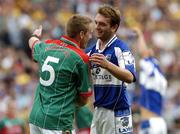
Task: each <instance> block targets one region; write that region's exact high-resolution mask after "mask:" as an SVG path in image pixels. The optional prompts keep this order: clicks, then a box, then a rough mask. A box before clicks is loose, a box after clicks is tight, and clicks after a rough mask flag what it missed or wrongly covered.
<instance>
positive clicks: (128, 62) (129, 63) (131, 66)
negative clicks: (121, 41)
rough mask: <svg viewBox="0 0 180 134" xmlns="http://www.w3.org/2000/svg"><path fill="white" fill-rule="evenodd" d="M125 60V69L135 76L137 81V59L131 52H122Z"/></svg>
mask: <svg viewBox="0 0 180 134" xmlns="http://www.w3.org/2000/svg"><path fill="white" fill-rule="evenodd" d="M122 55H123V60H124V64H125V68H126V69H127V70H129V71H130V72H131V73H132V74H133V76H134V81H136V67H135V59H134V57H133V55H132V53H131V52H130V51H125V52H122Z"/></svg>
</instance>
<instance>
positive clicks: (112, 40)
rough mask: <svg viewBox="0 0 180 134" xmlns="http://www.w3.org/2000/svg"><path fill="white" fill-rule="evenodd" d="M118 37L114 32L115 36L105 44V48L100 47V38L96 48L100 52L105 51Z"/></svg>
mask: <svg viewBox="0 0 180 134" xmlns="http://www.w3.org/2000/svg"><path fill="white" fill-rule="evenodd" d="M116 39H117V36H116V34H114V36H113V37H112V38H111V39H110V40H109V41H108V43H107V44H106V45H105V47H104V49H103V50H100V49H99V45H100V39H98V40H97V43H96V50H98V51H99V52H103V51H104V50H105V49H106V48H107V47H109V46H110V45H111V44H112V43H113V42H114V41H115V40H116Z"/></svg>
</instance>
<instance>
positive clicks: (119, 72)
mask: <svg viewBox="0 0 180 134" xmlns="http://www.w3.org/2000/svg"><path fill="white" fill-rule="evenodd" d="M106 69H107V70H108V71H109V72H110V73H111V74H112V75H113V76H115V77H116V78H117V79H119V80H121V81H124V82H126V83H131V82H133V80H134V76H133V75H132V73H131V72H130V71H128V70H126V69H122V68H120V67H118V66H116V65H114V64H113V63H111V62H109V63H108V65H107V67H106Z"/></svg>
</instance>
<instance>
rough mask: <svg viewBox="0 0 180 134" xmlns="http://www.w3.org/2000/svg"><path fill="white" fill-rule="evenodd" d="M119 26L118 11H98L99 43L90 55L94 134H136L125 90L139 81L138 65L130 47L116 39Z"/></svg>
mask: <svg viewBox="0 0 180 134" xmlns="http://www.w3.org/2000/svg"><path fill="white" fill-rule="evenodd" d="M119 25H120V11H119V10H116V9H114V8H113V7H111V6H109V5H103V6H101V7H99V9H98V11H97V14H96V17H95V34H96V37H97V39H98V40H97V42H96V44H94V45H93V46H91V48H90V49H88V50H89V51H88V52H87V53H88V55H89V56H90V61H91V72H92V79H93V85H94V95H95V102H94V106H95V111H94V115H93V121H92V125H91V134H123V133H126V134H127V133H128V134H131V133H133V132H132V131H133V126H132V115H131V108H130V101H129V99H128V96H127V90H126V86H127V83H132V82H134V81H135V80H136V77H135V61H134V57H133V56H132V53H131V52H130V50H129V48H128V46H127V44H126V43H125V42H124V41H122V40H120V39H119V38H118V37H117V35H116V31H117V29H118V27H119Z"/></svg>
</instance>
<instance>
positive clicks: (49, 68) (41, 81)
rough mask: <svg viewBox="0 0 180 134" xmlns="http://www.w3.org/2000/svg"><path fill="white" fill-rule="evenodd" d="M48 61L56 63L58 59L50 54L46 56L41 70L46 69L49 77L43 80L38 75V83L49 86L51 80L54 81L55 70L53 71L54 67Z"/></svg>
mask: <svg viewBox="0 0 180 134" xmlns="http://www.w3.org/2000/svg"><path fill="white" fill-rule="evenodd" d="M48 62H53V63H58V62H59V59H58V58H55V57H52V56H48V57H47V58H46V60H45V62H44V64H43V66H42V72H44V71H48V72H49V73H50V77H49V79H48V80H43V79H42V78H41V77H40V83H41V84H42V85H44V86H50V85H51V84H52V83H53V82H54V79H55V72H54V69H53V67H52V66H51V65H48Z"/></svg>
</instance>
